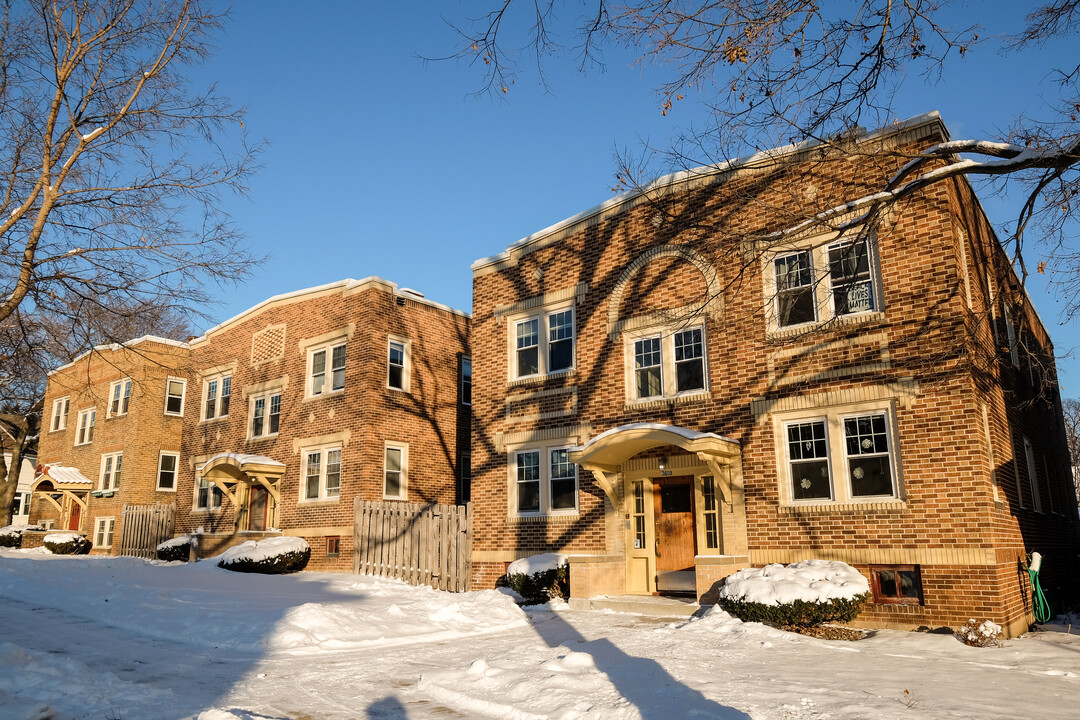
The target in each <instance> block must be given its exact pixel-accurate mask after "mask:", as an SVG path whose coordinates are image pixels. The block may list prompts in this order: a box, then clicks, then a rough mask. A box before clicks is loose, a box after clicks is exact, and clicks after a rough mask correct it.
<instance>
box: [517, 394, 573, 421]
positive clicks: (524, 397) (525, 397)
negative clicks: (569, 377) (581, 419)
mask: <svg viewBox="0 0 1080 720" xmlns="http://www.w3.org/2000/svg"><path fill="white" fill-rule="evenodd" d="M560 395H569V396H570V407H569V408H568V409H565V410H551V411H548V412H542V413H528V414H523V415H517V414H514V412H513V405H515V404H516V403H521V402H528V401H530V400H543V399H544V398H548V397H558V396H560ZM504 405H505V407H504V408H503V416H504V417H505V418H506V419H507V420H508V421H510V422H525V421H529V420H550V419H554V418H561V417H573V416H574V415H577V412H578V391H577V386H576V385H569V386H567V387H560V388H550V389H548V390H537V391H535V392H526V393H519V394H517V395H509V396H507V398H506V400H505V401H504Z"/></svg>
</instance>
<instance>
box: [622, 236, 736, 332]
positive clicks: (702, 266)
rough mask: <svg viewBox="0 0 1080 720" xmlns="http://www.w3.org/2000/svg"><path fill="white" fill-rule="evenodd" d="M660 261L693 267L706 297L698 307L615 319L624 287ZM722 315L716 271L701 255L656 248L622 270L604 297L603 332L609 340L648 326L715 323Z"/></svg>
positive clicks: (672, 247)
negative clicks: (706, 320) (694, 320)
mask: <svg viewBox="0 0 1080 720" xmlns="http://www.w3.org/2000/svg"><path fill="white" fill-rule="evenodd" d="M661 258H678V259H680V260H685V261H686V262H688V263H690V264H691V265H693V266H694V267H695V268H697V270H698V271H699V272H700V273H701V274H702V276H703V277H704V278H705V287H706V288H707V289H706V293H707V297H706V298H705V299H704V301H703V302H701V303H690V304H689V305H683V306H680V307H676V308H665V309H663V310H656V311H653V312H650V313H647V314H645V315H637V316H634V317H631V318H626V319H623V320H620V319H619V307H620V306H621V305H622V297H623V294H624V293H625V292H626V287H627V285H629V284H630V280H631V279H632V278H633V276H634V275H635V274H636V273H637V272H638V271H639V270H641V269H642V268H644V267H645V266H646V265H648V264H649V263H651V262H652V261H654V260H659V259H661ZM722 315H723V288H722V286H721V284H720V280H719V278H718V277H717V274H716V269H715V268H714V267H713V266H712V263H710V262H709V261H708V260H707V259H706V258H705V256H704V255H702V254H701V253H699V252H697V251H696V250H694V249H693V248H691V247H689V246H687V245H658V246H656V247H654V248H652V249H650V250H647V251H645V252H644V253H642V254H641V255H639V256H638V257H637V259H635V260H634V261H633V262H631V263H630V264H629V265H627V266H626V268H625V269H623V271H622V274H621V275H620V276H619V280H618V281H617V282H616V283H615V287H614V288H613V289H612V290H611V294H610V295H609V296H608V316H607V332H608V336H609V338H610V339H612V340H616V339H617V338H618V336H619V335H620V334H621V333H622V332H623V331H626V330H632V329H638V328H642V327H648V326H651V325H670V324H672V323H678V322H685V321H686V320H689V319H691V318H695V317H699V316H707V317H711V318H714V319H719V318H720V317H722Z"/></svg>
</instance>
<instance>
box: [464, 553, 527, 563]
mask: <svg viewBox="0 0 1080 720" xmlns="http://www.w3.org/2000/svg"><path fill="white" fill-rule="evenodd" d="M535 554H536V551H535V550H473V551H472V561H473V562H474V563H511V562H514V561H515V560H520V559H521V558H527V557H529V556H530V555H535Z"/></svg>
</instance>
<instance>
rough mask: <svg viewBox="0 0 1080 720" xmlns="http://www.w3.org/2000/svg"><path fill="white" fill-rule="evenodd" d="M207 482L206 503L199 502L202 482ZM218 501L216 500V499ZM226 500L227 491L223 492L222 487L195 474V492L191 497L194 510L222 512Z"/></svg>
mask: <svg viewBox="0 0 1080 720" xmlns="http://www.w3.org/2000/svg"><path fill="white" fill-rule="evenodd" d="M203 483H206V505H200V504H199V491H200V490H202V484H203ZM215 498H216V499H217V502H216V503H215V502H214V499H215ZM224 502H225V493H223V492H221V489H220V488H219V487H218V486H217V485H215V484H214V483H212V482H210V481H209V480H207V479H205V478H200V477H198V476H197V475H196V476H195V494H194V496H193V497H192V498H191V509H192V511H193V512H220V511H221V506H222V505H223V504H224Z"/></svg>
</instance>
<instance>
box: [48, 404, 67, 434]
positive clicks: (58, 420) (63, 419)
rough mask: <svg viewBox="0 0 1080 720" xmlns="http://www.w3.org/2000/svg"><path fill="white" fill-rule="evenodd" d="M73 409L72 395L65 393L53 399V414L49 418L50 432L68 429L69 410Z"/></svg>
mask: <svg viewBox="0 0 1080 720" xmlns="http://www.w3.org/2000/svg"><path fill="white" fill-rule="evenodd" d="M70 409H71V396H70V395H65V396H64V397H58V398H56V399H55V400H53V404H52V416H51V417H50V418H49V432H60V431H61V430H67V417H68V411H69V410H70Z"/></svg>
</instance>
